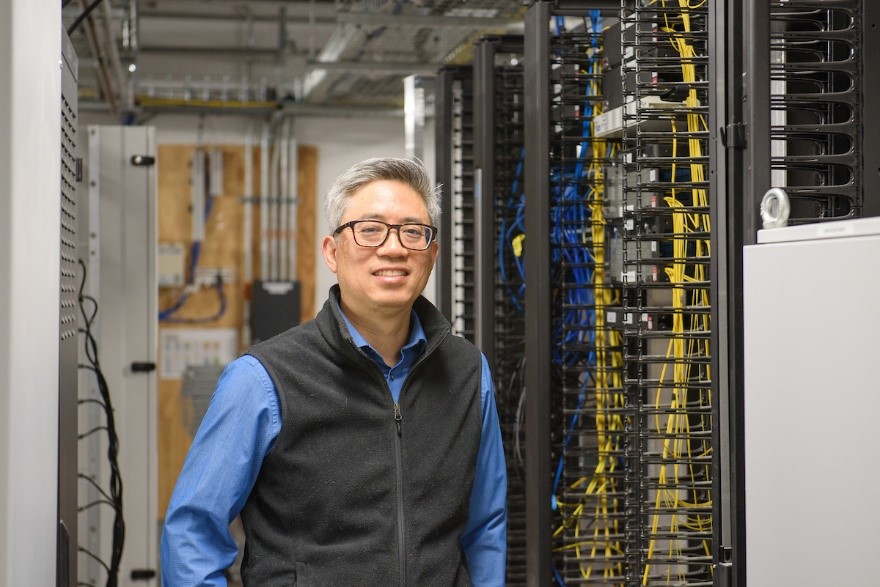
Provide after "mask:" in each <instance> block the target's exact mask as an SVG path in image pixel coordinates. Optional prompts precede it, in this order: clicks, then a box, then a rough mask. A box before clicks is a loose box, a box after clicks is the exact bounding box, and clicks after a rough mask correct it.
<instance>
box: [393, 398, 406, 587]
mask: <svg viewBox="0 0 880 587" xmlns="http://www.w3.org/2000/svg"><path fill="white" fill-rule="evenodd" d="M402 422H403V417H402V416H401V415H400V404H399V403H397V402H394V424H395V425H396V426H397V435H396V436H395V437H394V457H395V459H396V461H397V469H396V473H397V539H398V542H399V545H398V548H399V561H400V587H406V538H405V537H404V528H405V525H404V519H403V463H402V462H401V461H402V459H401V448H400V443H401V442H402V440H401V439H402V437H403V427H402Z"/></svg>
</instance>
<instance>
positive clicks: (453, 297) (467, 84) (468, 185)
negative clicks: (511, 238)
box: [435, 65, 477, 342]
mask: <svg viewBox="0 0 880 587" xmlns="http://www.w3.org/2000/svg"><path fill="white" fill-rule="evenodd" d="M435 100H436V104H435V113H436V114H435V116H436V119H435V120H436V129H437V130H436V133H435V141H436V167H435V168H436V171H437V181H438V183H439V184H440V189H442V190H443V199H442V204H441V205H442V207H443V213H442V215H441V218H440V235H441V236H440V260H439V263H438V267H437V270H438V271H437V274H438V282H439V295H438V306H439V308H440V311H441V312H443V315H444V316H446V318H447V319H448V320H449V322H450V323H451V324H452V331H453V333H455V334H459V335H461V336H463V337H465V338H466V339H468V340H470V341H471V342H475V331H476V320H477V308H476V306H477V303H476V302H475V300H476V299H477V297H476V292H475V287H476V275H475V273H476V271H475V251H474V249H475V242H474V241H475V238H476V234H477V232H476V227H475V226H474V213H475V211H474V152H473V151H474V114H473V68H472V67H471V66H466V65H458V66H447V67H444V68H442V69H441V70H440V71H439V72H438V73H437V92H436V98H435Z"/></svg>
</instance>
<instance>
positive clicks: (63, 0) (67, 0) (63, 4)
mask: <svg viewBox="0 0 880 587" xmlns="http://www.w3.org/2000/svg"><path fill="white" fill-rule="evenodd" d="M71 2H73V0H61V8H67V5H68V4H70V3H71Z"/></svg>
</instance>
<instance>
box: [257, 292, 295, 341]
mask: <svg viewBox="0 0 880 587" xmlns="http://www.w3.org/2000/svg"><path fill="white" fill-rule="evenodd" d="M299 321H300V283H299V282H298V281H255V282H254V289H253V300H252V301H251V341H252V342H253V343H258V342H260V341H263V340H268V339H270V338H272V337H273V336H275V335H276V334H280V333H282V332H284V331H285V330H287V329H289V328H291V327H293V326H296V325H297V324H299Z"/></svg>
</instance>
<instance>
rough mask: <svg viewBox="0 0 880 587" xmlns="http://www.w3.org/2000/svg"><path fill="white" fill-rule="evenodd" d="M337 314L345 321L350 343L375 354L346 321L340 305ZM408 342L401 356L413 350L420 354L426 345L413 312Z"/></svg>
mask: <svg viewBox="0 0 880 587" xmlns="http://www.w3.org/2000/svg"><path fill="white" fill-rule="evenodd" d="M339 313H340V314H341V315H342V319H343V320H344V321H345V326H346V327H347V328H348V332H349V333H350V334H351V341H352V342H353V343H354V344H355V345H356V346H358V347H359V348H360V349H362V350H364V351H366V350H371V351H373V353H375V352H376V349H374V348H373V347H372V346H370V343H368V342H367V339H365V338H364V337H363V335H362V334H361V333H360V332H358V329H357V328H355V327H354V324H352V323H351V320H349V319H348V316H346V315H345V312H343V311H342V305H341V304H340V305H339ZM409 324H410V329H409V340H408V341H407V343H406V344H405V345H403V348H402V349H400V350H401V354H402V353H403V352H404V351H409V350H411V349H412V350H415V351H416V352H417V353H420V352H421V351H422V350H423V349H424V347H425V345H426V344H428V338H427V337H426V336H425V331H424V329H423V328H422V322H421V320H419V316H418V314H416V312H415V310H412V311H411V312H410V318H409Z"/></svg>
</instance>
